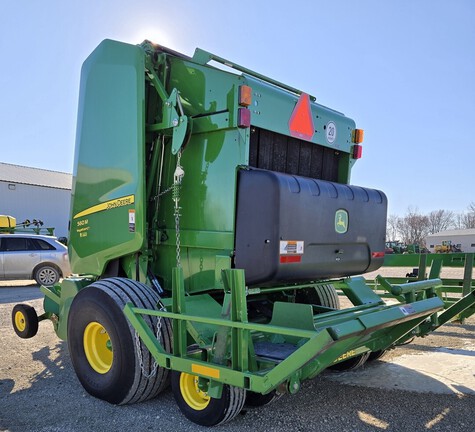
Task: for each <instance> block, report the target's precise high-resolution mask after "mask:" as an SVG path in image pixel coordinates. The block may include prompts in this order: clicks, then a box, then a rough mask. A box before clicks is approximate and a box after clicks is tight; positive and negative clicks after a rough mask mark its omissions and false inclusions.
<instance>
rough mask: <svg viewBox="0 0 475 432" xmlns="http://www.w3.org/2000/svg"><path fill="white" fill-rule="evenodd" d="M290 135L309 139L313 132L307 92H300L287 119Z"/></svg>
mask: <svg viewBox="0 0 475 432" xmlns="http://www.w3.org/2000/svg"><path fill="white" fill-rule="evenodd" d="M289 131H290V135H292V136H294V137H297V138H302V139H305V140H308V141H310V140H311V139H312V137H313V134H314V133H315V129H314V127H313V119H312V110H311V107H310V98H309V96H308V94H306V93H302V94H301V95H300V98H299V100H298V102H297V105H295V108H294V111H293V112H292V115H291V116H290V120H289Z"/></svg>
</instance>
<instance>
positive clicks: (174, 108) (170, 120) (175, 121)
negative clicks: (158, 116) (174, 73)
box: [145, 56, 188, 155]
mask: <svg viewBox="0 0 475 432" xmlns="http://www.w3.org/2000/svg"><path fill="white" fill-rule="evenodd" d="M145 73H146V74H147V76H148V78H149V79H150V83H151V84H152V86H153V87H154V88H155V90H156V92H157V94H158V96H159V97H160V99H161V100H162V103H163V105H162V121H161V123H156V124H153V125H149V126H148V127H147V129H148V130H149V131H151V132H153V131H162V130H167V129H172V154H174V155H176V154H177V153H178V152H179V151H180V149H181V148H182V147H183V144H184V142H185V136H186V131H187V129H188V117H187V116H186V115H185V114H184V112H183V107H182V105H181V100H180V92H179V91H178V90H177V89H176V88H174V89H173V90H172V92H171V93H170V94H168V93H167V91H166V89H165V87H164V86H163V84H162V82H161V81H160V79H159V78H158V76H157V74H156V72H155V69H154V67H153V63H152V60H151V59H150V57H148V56H147V57H146V59H145Z"/></svg>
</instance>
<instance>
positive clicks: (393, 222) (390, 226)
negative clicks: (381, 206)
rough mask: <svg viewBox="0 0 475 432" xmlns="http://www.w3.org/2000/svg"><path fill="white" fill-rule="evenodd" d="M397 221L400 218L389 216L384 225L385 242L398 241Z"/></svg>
mask: <svg viewBox="0 0 475 432" xmlns="http://www.w3.org/2000/svg"><path fill="white" fill-rule="evenodd" d="M399 219H400V217H399V216H397V215H394V214H393V215H389V216H388V221H387V223H386V240H387V241H395V240H398V237H399V229H398V225H399Z"/></svg>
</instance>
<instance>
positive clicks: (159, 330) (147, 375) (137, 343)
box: [135, 300, 165, 379]
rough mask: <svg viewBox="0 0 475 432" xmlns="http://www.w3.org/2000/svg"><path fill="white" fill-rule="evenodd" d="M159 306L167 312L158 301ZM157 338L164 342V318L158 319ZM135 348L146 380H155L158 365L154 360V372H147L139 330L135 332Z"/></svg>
mask: <svg viewBox="0 0 475 432" xmlns="http://www.w3.org/2000/svg"><path fill="white" fill-rule="evenodd" d="M158 304H159V305H160V306H161V308H160V309H159V310H161V311H163V310H165V306H163V304H162V302H161V301H160V300H159V301H158ZM156 336H157V340H158V341H159V342H162V340H163V335H162V317H158V321H157V333H156ZM135 348H136V350H137V357H138V359H139V366H140V370H141V371H142V375H143V376H144V377H145V378H146V379H150V378H153V377H154V376H155V375H156V374H157V369H158V363H157V361H156V360H155V359H154V360H153V364H152V370H151V372H150V373H148V372H147V371H146V370H145V366H144V364H143V357H142V346H141V343H140V337H139V334H138V332H137V330H135Z"/></svg>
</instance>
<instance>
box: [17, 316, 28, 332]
mask: <svg viewBox="0 0 475 432" xmlns="http://www.w3.org/2000/svg"><path fill="white" fill-rule="evenodd" d="M15 327H16V328H17V329H18V331H21V332H22V331H25V329H26V318H25V315H23V312H20V311H17V312H16V313H15Z"/></svg>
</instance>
